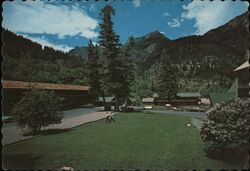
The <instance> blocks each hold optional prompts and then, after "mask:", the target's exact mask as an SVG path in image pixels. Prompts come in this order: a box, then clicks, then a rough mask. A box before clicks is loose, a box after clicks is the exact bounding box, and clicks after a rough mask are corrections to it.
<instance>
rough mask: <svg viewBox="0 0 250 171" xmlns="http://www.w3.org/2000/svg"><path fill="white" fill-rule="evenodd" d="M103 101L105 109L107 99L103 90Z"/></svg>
mask: <svg viewBox="0 0 250 171" xmlns="http://www.w3.org/2000/svg"><path fill="white" fill-rule="evenodd" d="M102 101H103V106H104V109H105V106H106V101H105V94H104V92H102Z"/></svg>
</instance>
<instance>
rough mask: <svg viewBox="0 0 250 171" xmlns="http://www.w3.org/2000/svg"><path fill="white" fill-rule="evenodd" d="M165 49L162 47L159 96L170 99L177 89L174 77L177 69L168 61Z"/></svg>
mask: <svg viewBox="0 0 250 171" xmlns="http://www.w3.org/2000/svg"><path fill="white" fill-rule="evenodd" d="M169 60H170V58H169V56H168V54H167V51H166V50H165V49H164V50H163V52H162V55H161V63H160V74H159V78H158V81H159V82H158V84H159V97H160V98H161V99H167V100H169V101H171V99H173V98H174V97H175V96H176V93H177V91H178V83H177V78H176V75H177V74H176V72H177V69H176V68H175V67H174V66H173V65H172V64H171V63H170V61H169Z"/></svg>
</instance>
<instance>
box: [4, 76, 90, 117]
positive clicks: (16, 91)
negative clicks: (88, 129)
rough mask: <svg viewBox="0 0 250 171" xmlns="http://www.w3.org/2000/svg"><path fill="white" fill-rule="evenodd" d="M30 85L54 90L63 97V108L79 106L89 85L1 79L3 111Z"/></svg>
mask: <svg viewBox="0 0 250 171" xmlns="http://www.w3.org/2000/svg"><path fill="white" fill-rule="evenodd" d="M32 87H34V88H38V89H43V90H47V91H54V92H56V93H57V95H58V96H60V97H63V98H64V101H63V109H70V108H75V107H81V105H83V104H86V103H88V99H89V98H88V91H89V89H90V87H89V86H78V85H67V84H53V83H38V82H24V81H9V80H2V95H3V100H2V104H3V113H4V114H5V115H8V114H9V113H10V111H11V109H13V107H14V105H15V104H16V103H17V102H18V101H19V100H20V98H21V97H22V95H23V93H24V92H27V91H28V90H30V89H31V88H32Z"/></svg>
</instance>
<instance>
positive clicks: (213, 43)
mask: <svg viewBox="0 0 250 171" xmlns="http://www.w3.org/2000/svg"><path fill="white" fill-rule="evenodd" d="M248 35H249V33H248V13H244V14H242V15H240V16H238V17H235V18H234V19H232V20H231V21H229V22H228V23H226V24H225V25H223V26H220V27H218V28H216V29H213V30H210V31H209V32H207V33H206V34H204V35H202V36H196V35H194V36H187V37H183V38H179V39H176V40H170V39H168V38H167V37H165V35H163V34H161V33H160V32H158V31H155V32H152V33H149V34H147V35H145V36H143V37H139V38H135V41H136V44H135V53H134V57H133V58H134V61H135V64H136V65H135V66H136V67H135V75H136V79H135V80H136V82H135V84H134V87H133V95H134V96H136V97H138V98H141V97H145V96H149V95H151V94H152V92H157V77H158V73H159V61H160V57H161V53H162V51H163V49H166V50H167V53H168V54H169V56H170V58H171V62H172V63H173V64H175V65H176V67H177V70H176V73H177V76H178V79H179V83H180V87H179V90H180V91H200V92H202V93H203V94H206V93H207V92H208V91H215V90H218V89H227V88H228V87H230V85H231V83H232V82H233V80H234V74H233V72H232V70H233V69H234V68H236V67H237V66H239V65H240V64H241V63H243V62H244V61H245V60H246V57H245V54H246V51H247V48H248V43H249V40H248ZM2 40H3V43H4V46H3V50H2V54H3V73H4V74H3V79H6V80H20V81H37V82H51V83H65V84H86V83H87V81H86V69H85V68H86V66H85V65H86V62H85V61H86V59H87V47H83V46H78V47H76V48H74V49H72V50H71V51H69V53H63V52H61V51H57V50H54V49H52V48H49V47H44V48H42V46H41V45H40V44H37V43H35V42H32V41H31V40H29V39H26V38H23V37H22V36H17V35H16V34H14V33H12V32H10V31H8V30H3V33H2ZM124 46H126V44H125V45H124ZM100 50H101V49H100ZM225 66H226V67H225Z"/></svg>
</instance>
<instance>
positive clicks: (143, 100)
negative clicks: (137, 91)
mask: <svg viewBox="0 0 250 171" xmlns="http://www.w3.org/2000/svg"><path fill="white" fill-rule="evenodd" d="M143 102H144V103H146V102H154V98H152V97H147V98H143V99H142V103H143Z"/></svg>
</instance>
